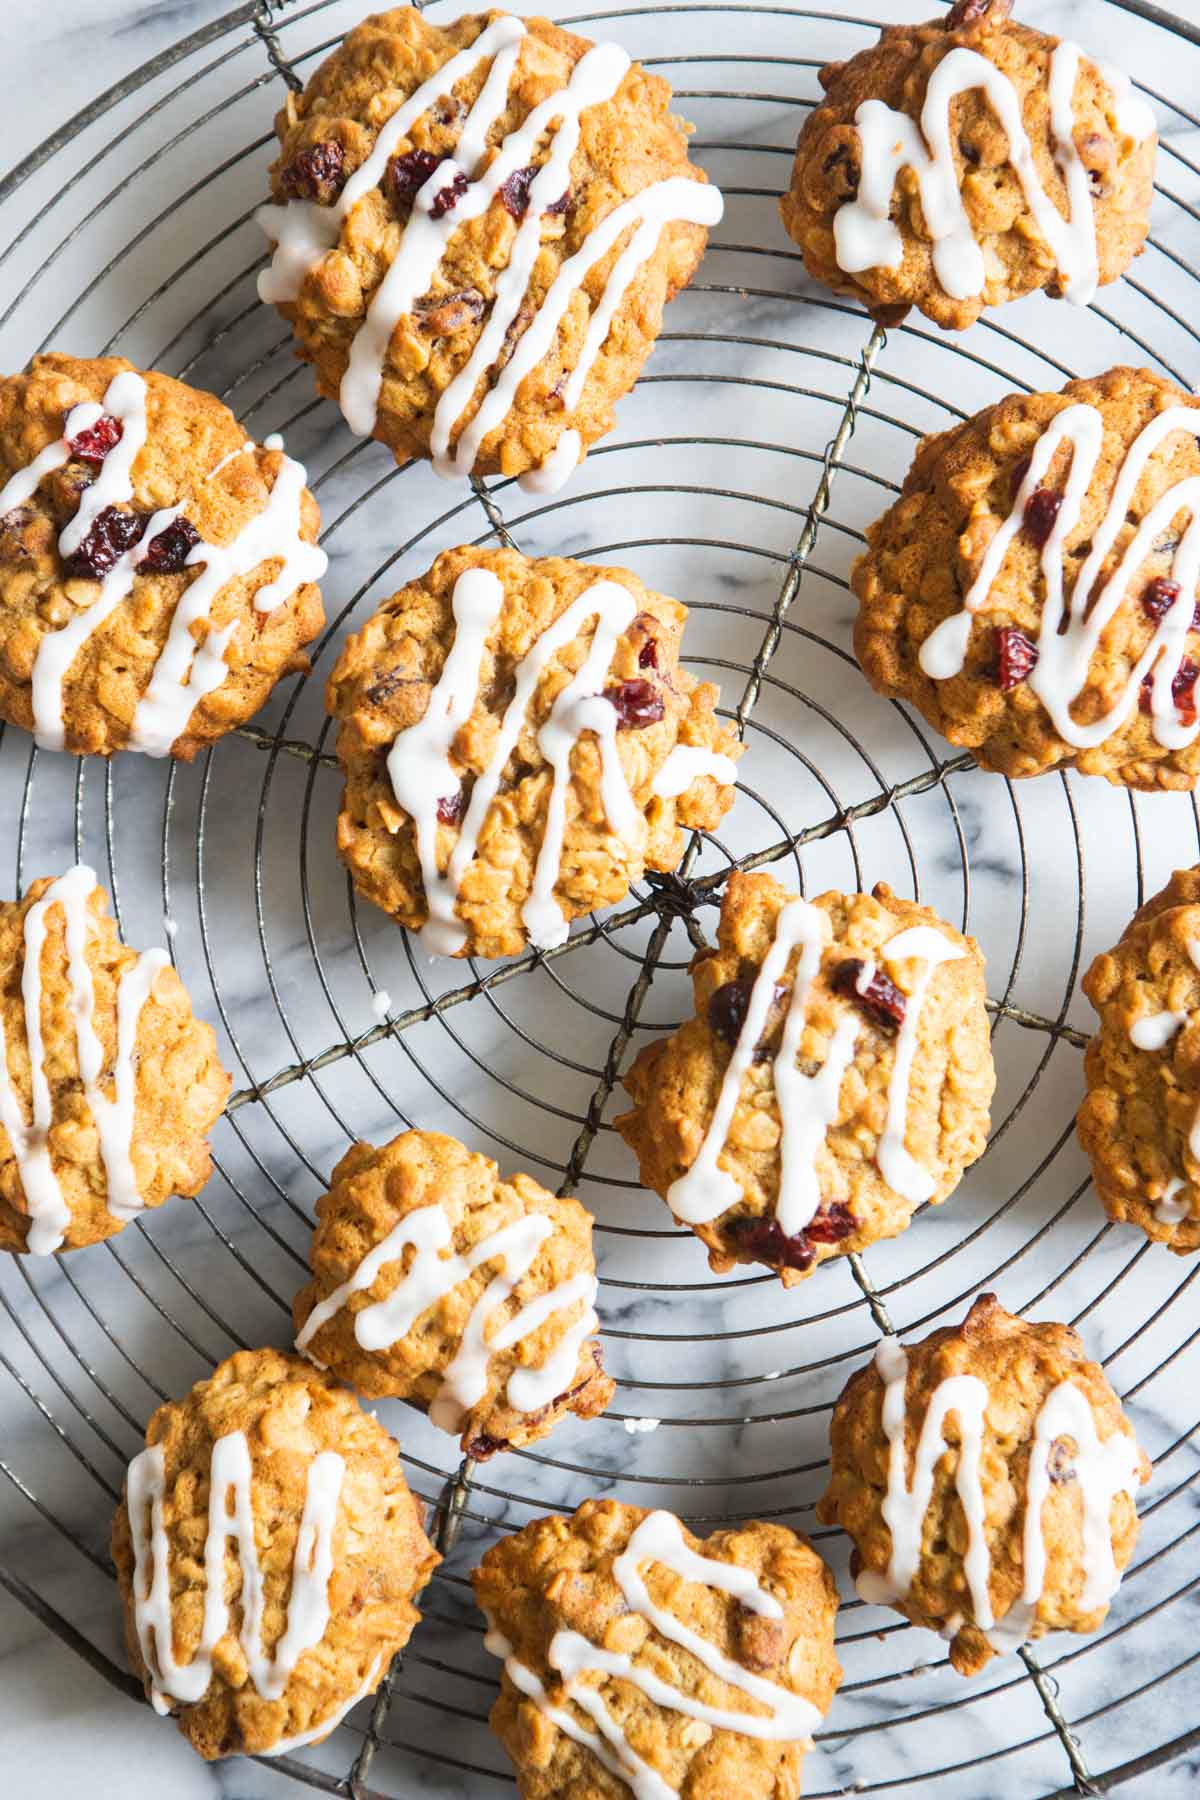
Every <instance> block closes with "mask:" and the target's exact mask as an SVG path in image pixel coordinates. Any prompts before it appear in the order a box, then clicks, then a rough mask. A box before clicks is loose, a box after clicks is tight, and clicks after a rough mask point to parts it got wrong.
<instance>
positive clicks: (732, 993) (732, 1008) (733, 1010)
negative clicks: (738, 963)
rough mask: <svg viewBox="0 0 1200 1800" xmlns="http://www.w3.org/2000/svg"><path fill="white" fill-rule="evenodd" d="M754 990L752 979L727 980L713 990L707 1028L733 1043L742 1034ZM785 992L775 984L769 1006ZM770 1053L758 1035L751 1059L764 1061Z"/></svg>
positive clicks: (785, 992)
mask: <svg viewBox="0 0 1200 1800" xmlns="http://www.w3.org/2000/svg"><path fill="white" fill-rule="evenodd" d="M753 991H754V982H753V980H752V979H748V980H745V981H727V982H725V983H724V984H723V986H721V987H719V988H718V989H717V990H716V992H715V993H714V994H713V996H712V998H711V1000H710V1001H709V1003H708V1014H707V1017H708V1028H709V1030H710V1031H713V1032H715V1033H716V1035H717V1036H718V1037H719V1038H724V1040H725V1042H726V1043H727V1044H736V1043H737V1041H738V1039H739V1038H740V1037H741V1035H742V1026H743V1025H744V1024H745V1023H746V1014H747V1013H748V1012H749V1010H750V995H751V994H752V993H753ZM787 992H788V990H787V988H786V987H785V986H784V985H783V984H782V982H778V981H777V982H776V983H775V992H774V994H773V996H772V1000H771V1006H772V1008H774V1007H775V1006H778V1004H779V1002H780V1001H781V1000H782V999H783V998H784V997H785V995H786V994H787ZM769 1010H770V1009H769ZM768 1017H769V1011H768ZM770 1055H771V1052H770V1050H769V1049H766V1048H764V1040H763V1038H760V1039H759V1041H758V1043H757V1044H756V1045H755V1047H754V1060H755V1061H756V1062H765V1061H766V1059H767V1057H769V1056H770Z"/></svg>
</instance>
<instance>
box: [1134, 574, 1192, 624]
mask: <svg viewBox="0 0 1200 1800" xmlns="http://www.w3.org/2000/svg"><path fill="white" fill-rule="evenodd" d="M1182 592H1183V589H1182V588H1181V587H1180V585H1179V583H1178V582H1177V581H1168V580H1167V578H1166V576H1165V575H1156V576H1155V577H1154V580H1153V581H1151V582H1149V583H1148V584H1147V586H1146V587H1145V588H1144V589H1143V592H1142V611H1143V612H1144V613H1145V615H1146V617H1147V618H1148V619H1153V620H1154V623H1155V624H1156V625H1157V623H1158V621H1159V620H1160V619H1162V618H1165V617H1166V615H1167V613H1169V612H1170V610H1171V608H1172V607H1173V606H1174V604H1175V602H1176V601H1177V600H1178V598H1179V596H1180V594H1181V593H1182Z"/></svg>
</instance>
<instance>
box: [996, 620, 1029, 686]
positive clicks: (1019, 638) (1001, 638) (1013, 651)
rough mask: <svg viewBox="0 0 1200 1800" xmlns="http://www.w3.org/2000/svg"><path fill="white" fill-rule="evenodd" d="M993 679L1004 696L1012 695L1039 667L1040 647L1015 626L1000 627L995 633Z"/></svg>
mask: <svg viewBox="0 0 1200 1800" xmlns="http://www.w3.org/2000/svg"><path fill="white" fill-rule="evenodd" d="M994 647H995V656H994V659H993V662H992V679H993V681H994V682H995V683H996V686H997V687H998V688H999V689H1000V692H1001V693H1002V694H1011V692H1012V690H1013V689H1014V688H1015V687H1020V685H1021V683H1022V682H1023V681H1025V680H1027V679H1028V677H1029V676H1030V675H1031V674H1032V673H1033V671H1034V669H1035V668H1036V667H1037V659H1038V647H1037V645H1036V644H1035V643H1034V641H1033V639H1032V638H1029V637H1026V636H1025V633H1024V632H1023V631H1018V629H1017V627H1016V626H1015V625H998V626H997V627H996V632H995V643H994Z"/></svg>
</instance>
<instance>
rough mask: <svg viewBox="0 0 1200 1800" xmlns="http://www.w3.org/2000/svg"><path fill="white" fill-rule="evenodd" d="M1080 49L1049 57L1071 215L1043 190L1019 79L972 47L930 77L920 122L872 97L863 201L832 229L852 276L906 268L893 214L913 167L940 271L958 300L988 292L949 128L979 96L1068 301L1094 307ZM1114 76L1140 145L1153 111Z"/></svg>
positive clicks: (864, 137) (1095, 268) (860, 114)
mask: <svg viewBox="0 0 1200 1800" xmlns="http://www.w3.org/2000/svg"><path fill="white" fill-rule="evenodd" d="M1080 56H1081V52H1080V50H1079V47H1078V45H1076V44H1072V43H1069V42H1066V41H1064V42H1062V43H1059V44H1057V45H1056V46H1055V48H1054V50H1053V52H1052V54H1051V57H1050V70H1049V80H1048V98H1049V104H1050V131H1051V136H1052V139H1053V144H1054V160H1055V163H1056V165H1057V167H1058V172H1059V174H1060V176H1061V177H1062V181H1063V185H1064V187H1065V188H1066V193H1067V205H1068V209H1069V210H1068V214H1067V217H1066V218H1064V217H1063V215H1062V213H1061V212H1060V211H1059V210H1058V207H1057V206H1056V205H1055V203H1054V201H1053V200H1052V199H1051V198H1050V196H1049V194H1047V192H1046V190H1045V188H1044V187H1043V186H1042V182H1041V177H1040V176H1039V174H1038V170H1037V163H1036V162H1035V160H1034V155H1033V149H1032V146H1031V144H1030V142H1029V137H1028V134H1027V133H1026V130H1025V126H1024V123H1023V120H1022V114H1021V99H1020V96H1019V95H1018V93H1017V90H1016V89H1015V87H1014V86H1013V84H1012V82H1011V81H1010V80H1009V79H1008V77H1007V75H1005V74H1004V73H1003V72H1002V71H1001V70H1000V69H998V68H997V67H996V65H995V64H994V63H992V62H989V61H988V59H987V58H986V57H984V56H981V55H980V54H979V53H978V51H975V50H968V49H966V48H965V47H963V46H961V45H960V46H958V47H957V48H955V49H953V50H951V51H950V52H949V54H948V55H946V56H944V57H943V58H942V60H941V62H939V63H938V65H937V67H936V68H935V69H934V71H933V74H932V75H931V76H930V77H929V84H928V86H927V88H926V90H925V101H924V104H923V106H922V108H921V118H920V123H919V124H918V123H917V121H916V120H914V119H911V118H909V117H908V115H907V114H906V113H902V112H896V111H893V109H892V108H891V107H889V106H887V105H886V104H885V103H884V101H882V100H864V101H863V102H862V104H861V105H860V106H859V108H858V111H857V112H856V113H855V116H854V123H855V126H856V127H857V130H858V135H859V144H860V150H861V163H862V172H861V176H860V181H859V189H858V193H857V195H856V197H855V198H854V199H853V200H850V201H848V202H847V203H846V204H845V205H844V206H842V207H840V208H839V210H838V212H837V213H836V215H835V217H834V222H833V231H834V243H835V249H836V255H837V261H838V267H839V268H841V269H843V270H845V272H846V273H847V274H848V275H856V274H860V273H861V272H862V271H863V270H864V269H876V268H883V269H894V268H898V267H899V265H900V263H901V261H902V260H903V255H904V245H903V239H902V237H901V234H900V230H899V228H898V226H897V225H896V224H895V223H894V222H893V221H892V219H891V217H890V213H891V205H892V194H893V191H894V188H895V185H896V179H897V177H898V175H899V174H900V171H901V170H902V169H909V170H911V172H912V174H913V175H914V176H915V178H916V181H917V185H918V187H919V189H920V195H921V211H922V214H923V215H924V219H925V226H926V230H927V231H928V233H929V236H930V238H931V240H932V243H933V268H934V273H935V274H936V276H937V278H938V281H939V282H940V284H941V286H942V288H943V289H944V290H945V292H946V293H947V294H949V295H950V297H951V299H954V300H968V299H971V298H972V297H973V296H974V295H976V294H980V293H982V292H983V289H984V284H985V281H986V274H987V271H986V264H985V261H984V254H983V249H982V246H981V245H980V243H979V241H978V239H977V238H976V236H975V234H974V232H973V230H972V229H971V223H970V220H969V219H968V217H967V212H966V208H965V206H964V205H963V199H962V193H961V191H960V188H959V176H958V171H957V169H956V167H955V160H954V146H953V133H952V127H951V122H950V107H951V103H952V101H953V100H954V99H955V98H956V97H957V96H958V95H960V94H965V93H970V92H972V91H976V90H978V91H979V92H981V93H983V94H985V95H986V96H987V100H988V103H989V105H990V106H991V108H992V111H993V112H994V113H995V115H996V117H997V118H998V119H999V121H1000V123H1001V125H1002V126H1003V128H1004V131H1005V133H1006V134H1007V137H1008V160H1009V163H1010V164H1011V166H1012V169H1013V172H1014V174H1015V175H1016V177H1017V180H1018V181H1019V182H1020V184H1021V189H1022V191H1023V193H1024V195H1025V200H1026V204H1027V205H1028V207H1029V210H1030V212H1031V213H1032V215H1033V219H1034V223H1035V225H1036V226H1037V229H1038V231H1039V232H1040V234H1041V236H1042V237H1043V239H1044V240H1045V242H1046V243H1047V244H1048V245H1049V247H1050V250H1051V252H1052V253H1053V255H1054V260H1055V263H1056V266H1057V269H1058V273H1059V277H1060V280H1061V284H1062V291H1063V294H1064V295H1065V297H1066V298H1067V299H1068V300H1072V301H1074V302H1075V303H1076V304H1077V305H1080V306H1087V305H1090V303H1091V301H1092V299H1093V297H1094V295H1095V292H1096V287H1097V285H1098V282H1099V275H1100V269H1099V261H1098V256H1097V249H1096V219H1095V213H1094V210H1093V203H1092V194H1091V186H1090V183H1089V180H1088V171H1087V169H1086V168H1085V167H1084V164H1083V162H1082V160H1081V158H1080V156H1079V153H1078V151H1077V150H1076V148H1075V112H1074V94H1075V82H1076V78H1077V76H1078V72H1079V63H1080ZM1102 73H1103V74H1104V78H1105V80H1106V81H1107V82H1108V84H1109V86H1110V87H1112V88H1113V91H1114V93H1115V94H1116V96H1117V103H1118V105H1117V117H1118V122H1119V128H1120V129H1121V130H1122V131H1124V132H1127V133H1128V135H1129V136H1131V137H1133V138H1134V139H1135V140H1136V141H1138V142H1141V141H1143V140H1144V139H1145V138H1148V137H1149V136H1150V135H1151V134H1152V133H1153V131H1154V128H1155V127H1154V115H1153V113H1152V112H1151V111H1150V108H1149V107H1148V106H1147V105H1146V104H1145V103H1144V102H1143V101H1141V100H1139V99H1138V98H1137V97H1136V96H1135V95H1134V94H1133V93H1132V92H1131V90H1130V87H1129V84H1128V82H1126V81H1125V80H1124V78H1123V77H1121V78H1119V81H1118V82H1114V80H1113V72H1112V71H1108V70H1104V71H1102Z"/></svg>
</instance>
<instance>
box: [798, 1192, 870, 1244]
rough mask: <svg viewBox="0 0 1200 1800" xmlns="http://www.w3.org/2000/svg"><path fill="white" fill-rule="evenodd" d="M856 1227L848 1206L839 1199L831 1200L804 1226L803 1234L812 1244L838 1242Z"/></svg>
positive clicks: (855, 1221) (856, 1222) (855, 1220)
mask: <svg viewBox="0 0 1200 1800" xmlns="http://www.w3.org/2000/svg"><path fill="white" fill-rule="evenodd" d="M857 1229H858V1220H857V1219H856V1218H855V1216H854V1214H853V1213H852V1212H851V1211H850V1208H849V1207H848V1206H847V1205H845V1203H844V1202H843V1201H841V1200H831V1201H830V1203H829V1205H828V1206H823V1207H822V1208H821V1210H820V1212H819V1213H818V1214H817V1215H816V1217H815V1218H814V1219H813V1220H811V1221H810V1223H809V1224H808V1225H806V1226H805V1228H804V1235H805V1237H806V1238H808V1240H809V1242H810V1243H813V1244H840V1243H841V1241H842V1239H843V1238H848V1237H849V1236H850V1234H851V1232H852V1231H856V1230H857Z"/></svg>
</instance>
